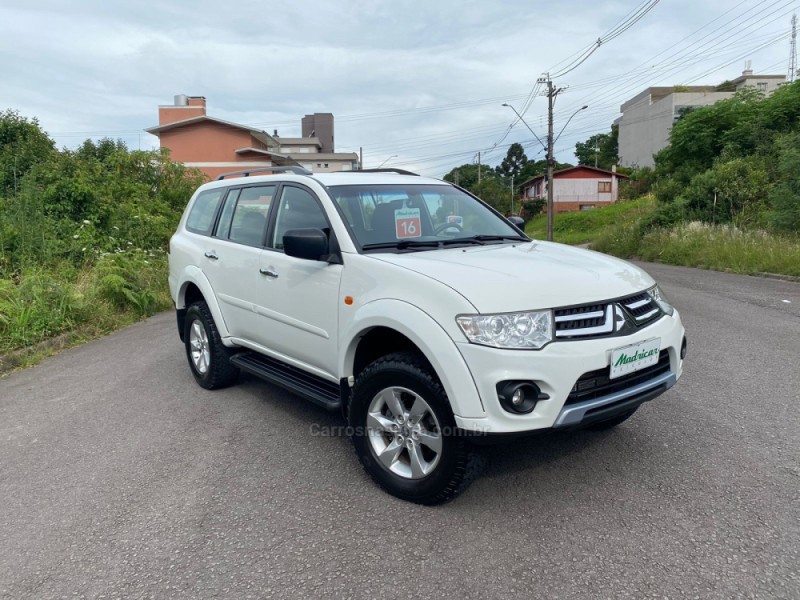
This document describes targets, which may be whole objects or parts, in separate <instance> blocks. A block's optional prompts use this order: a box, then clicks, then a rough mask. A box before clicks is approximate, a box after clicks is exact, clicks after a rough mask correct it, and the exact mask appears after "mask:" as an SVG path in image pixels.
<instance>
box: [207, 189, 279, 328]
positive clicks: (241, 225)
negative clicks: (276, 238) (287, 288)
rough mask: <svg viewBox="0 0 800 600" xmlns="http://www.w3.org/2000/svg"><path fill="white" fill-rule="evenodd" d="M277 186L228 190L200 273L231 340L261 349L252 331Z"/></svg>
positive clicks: (256, 313)
mask: <svg viewBox="0 0 800 600" xmlns="http://www.w3.org/2000/svg"><path fill="white" fill-rule="evenodd" d="M276 190H277V185H275V184H270V185H264V184H262V185H251V186H241V187H234V188H231V189H230V190H229V192H228V195H227V197H226V198H225V203H224V204H223V206H222V210H221V211H220V214H219V218H218V220H217V225H216V227H215V229H214V235H213V237H211V238H209V240H208V249H207V250H206V252H205V259H206V265H205V267H204V269H203V270H204V272H205V273H206V276H207V277H208V279H209V281H210V282H211V286H212V288H213V289H214V293H215V294H216V297H217V302H218V303H219V307H220V311H221V312H222V317H223V319H224V321H225V324H226V326H227V327H228V331H229V332H230V334H231V335H232V336H233V337H236V338H241V339H245V340H248V341H251V342H254V343H257V344H263V343H264V341H265V340H264V338H263V337H262V336H261V335H260V334H261V333H262V332H261V331H260V330H259V329H258V328H257V327H255V325H256V323H257V321H258V311H257V309H256V307H257V305H258V303H259V302H260V301H261V299H260V298H259V284H260V283H261V274H260V272H259V268H260V255H261V252H262V251H263V248H264V243H265V239H266V232H267V223H268V222H269V212H270V209H271V206H272V198H273V196H274V195H275V191H276Z"/></svg>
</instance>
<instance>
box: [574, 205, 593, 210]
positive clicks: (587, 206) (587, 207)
mask: <svg viewBox="0 0 800 600" xmlns="http://www.w3.org/2000/svg"><path fill="white" fill-rule="evenodd" d="M593 208H594V204H581V205H580V206H578V209H579V210H592V209H593Z"/></svg>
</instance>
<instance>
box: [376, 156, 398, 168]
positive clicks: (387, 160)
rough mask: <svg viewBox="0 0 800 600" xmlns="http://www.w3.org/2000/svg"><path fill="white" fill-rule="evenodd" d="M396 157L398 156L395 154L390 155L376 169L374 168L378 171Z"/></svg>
mask: <svg viewBox="0 0 800 600" xmlns="http://www.w3.org/2000/svg"><path fill="white" fill-rule="evenodd" d="M397 156H398V155H397V154H392V155H391V156H390V157H389V158H387V159H386V160H385V161H383V162H382V163H381V164H379V165H378V166H377V167H375V168H376V169H380V168H381V167H382V166H383V165H385V164H386V163H387V162H389V161H390V160H392V159H393V158H397Z"/></svg>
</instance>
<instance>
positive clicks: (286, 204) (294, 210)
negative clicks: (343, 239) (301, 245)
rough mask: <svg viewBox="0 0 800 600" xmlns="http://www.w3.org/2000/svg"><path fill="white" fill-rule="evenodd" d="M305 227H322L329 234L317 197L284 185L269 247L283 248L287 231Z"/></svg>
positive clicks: (303, 190) (297, 188) (300, 189)
mask: <svg viewBox="0 0 800 600" xmlns="http://www.w3.org/2000/svg"><path fill="white" fill-rule="evenodd" d="M306 228H316V229H322V230H323V231H324V232H325V233H326V234H330V226H329V225H328V220H327V219H326V218H325V213H324V212H322V207H321V206H320V205H319V203H318V202H317V199H316V198H315V197H314V196H313V195H312V194H311V193H310V192H308V191H306V190H305V189H303V188H299V187H294V186H289V185H287V186H284V188H283V192H282V193H281V200H280V204H278V216H277V217H276V219H275V229H274V233H273V235H272V240H271V243H270V247H272V248H275V249H276V250H283V236H284V235H285V234H286V232H287V231H289V230H290V229H306Z"/></svg>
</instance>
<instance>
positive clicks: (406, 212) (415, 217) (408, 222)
mask: <svg viewBox="0 0 800 600" xmlns="http://www.w3.org/2000/svg"><path fill="white" fill-rule="evenodd" d="M419 214H420V213H419V209H418V208H401V209H398V210H396V211H394V229H395V235H396V236H397V239H398V240H402V239H405V238H418V237H421V236H422V227H421V221H420V218H419Z"/></svg>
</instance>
